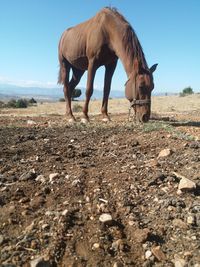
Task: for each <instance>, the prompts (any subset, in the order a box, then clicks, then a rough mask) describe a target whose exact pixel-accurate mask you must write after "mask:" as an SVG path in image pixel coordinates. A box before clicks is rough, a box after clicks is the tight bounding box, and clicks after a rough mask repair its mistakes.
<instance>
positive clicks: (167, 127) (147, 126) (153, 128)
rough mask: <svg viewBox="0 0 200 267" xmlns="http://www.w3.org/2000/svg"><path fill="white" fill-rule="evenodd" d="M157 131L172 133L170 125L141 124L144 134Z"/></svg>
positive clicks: (156, 123) (160, 123)
mask: <svg viewBox="0 0 200 267" xmlns="http://www.w3.org/2000/svg"><path fill="white" fill-rule="evenodd" d="M159 130H165V131H167V132H172V131H173V127H172V126H171V125H170V124H167V123H164V122H159V121H156V122H151V121H150V122H148V123H145V124H143V131H144V132H147V133H148V132H152V131H159Z"/></svg>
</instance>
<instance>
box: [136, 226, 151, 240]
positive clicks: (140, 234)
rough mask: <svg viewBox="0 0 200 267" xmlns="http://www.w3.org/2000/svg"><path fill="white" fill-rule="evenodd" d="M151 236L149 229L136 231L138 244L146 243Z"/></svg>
mask: <svg viewBox="0 0 200 267" xmlns="http://www.w3.org/2000/svg"><path fill="white" fill-rule="evenodd" d="M149 234H150V230H149V229H148V228H144V229H136V230H135V231H134V238H135V240H137V241H138V242H140V243H144V242H145V241H146V240H147V239H148V237H149Z"/></svg>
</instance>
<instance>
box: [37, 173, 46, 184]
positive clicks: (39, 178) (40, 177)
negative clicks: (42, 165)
mask: <svg viewBox="0 0 200 267" xmlns="http://www.w3.org/2000/svg"><path fill="white" fill-rule="evenodd" d="M35 180H36V181H37V182H40V183H45V177H44V176H43V175H42V174H40V175H38V176H37V177H36V179H35Z"/></svg>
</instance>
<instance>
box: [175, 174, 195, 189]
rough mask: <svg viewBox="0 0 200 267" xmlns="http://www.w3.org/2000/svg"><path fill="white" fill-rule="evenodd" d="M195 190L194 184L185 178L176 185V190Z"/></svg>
mask: <svg viewBox="0 0 200 267" xmlns="http://www.w3.org/2000/svg"><path fill="white" fill-rule="evenodd" d="M195 188H196V184H195V183H194V182H193V181H191V180H189V179H188V178H186V177H182V178H181V180H180V182H179V185H178V190H182V191H183V190H192V189H195Z"/></svg>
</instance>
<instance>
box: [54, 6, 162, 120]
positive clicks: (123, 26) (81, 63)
mask: <svg viewBox="0 0 200 267" xmlns="http://www.w3.org/2000/svg"><path fill="white" fill-rule="evenodd" d="M58 50H59V63H60V70H59V78H58V83H61V84H63V85H64V89H63V91H64V95H65V100H66V114H67V117H68V118H69V122H73V121H75V117H74V115H73V113H72V108H71V96H72V91H73V90H74V88H75V87H76V86H77V84H78V83H79V81H80V79H81V77H82V75H83V74H84V72H85V71H86V70H87V71H88V73H87V86H86V100H85V104H84V106H83V118H82V121H83V122H88V121H89V117H88V105H89V101H90V98H91V96H92V93H93V84H94V78H95V73H96V70H97V69H98V68H99V67H100V66H105V77H104V88H103V90H104V91H103V101H102V107H101V112H102V115H103V120H104V121H108V120H109V119H110V118H109V116H108V98H109V94H110V88H111V81H112V77H113V73H114V71H115V68H116V65H117V61H118V58H119V59H120V60H121V61H122V64H123V66H124V69H125V71H126V74H127V77H128V80H127V82H126V83H125V94H126V97H127V99H128V100H129V101H130V107H131V108H133V109H134V112H135V115H136V119H137V120H138V121H141V122H147V121H148V120H149V118H150V113H151V92H152V90H153V88H154V83H153V75H152V73H153V72H154V71H155V69H156V67H157V64H155V65H153V66H152V67H151V68H149V67H148V65H147V62H146V59H145V56H144V53H143V50H142V47H141V45H140V42H139V40H138V38H137V36H136V34H135V32H134V30H133V28H132V27H131V25H130V24H129V23H128V22H127V20H126V19H125V18H124V17H123V16H122V15H121V14H120V13H119V12H118V11H117V10H116V9H114V8H107V7H106V8H103V9H102V10H101V11H100V12H98V13H97V14H96V15H95V16H94V17H92V18H91V19H89V20H87V21H85V22H83V23H81V24H78V25H77V26H75V27H72V28H69V29H67V30H65V31H64V33H63V34H62V36H61V39H60V42H59V48H58ZM70 70H72V77H71V79H70V77H69V76H70Z"/></svg>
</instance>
